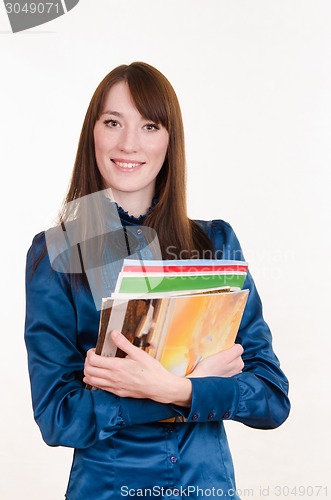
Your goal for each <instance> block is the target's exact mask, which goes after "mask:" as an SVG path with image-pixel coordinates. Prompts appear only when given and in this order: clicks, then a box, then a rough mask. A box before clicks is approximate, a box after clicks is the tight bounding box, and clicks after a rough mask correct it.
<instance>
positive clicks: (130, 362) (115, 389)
mask: <svg viewBox="0 0 331 500" xmlns="http://www.w3.org/2000/svg"><path fill="white" fill-rule="evenodd" d="M111 338H112V340H113V342H114V343H115V345H116V346H117V347H118V348H120V349H122V351H124V352H126V353H127V356H126V357H125V358H116V357H115V358H108V357H105V356H99V355H98V354H95V349H90V350H89V351H88V352H87V355H86V360H85V368H84V375H85V376H84V379H83V381H84V382H85V383H86V384H90V385H92V386H94V387H97V388H98V389H103V390H105V391H109V392H112V393H113V394H116V395H117V396H120V397H131V398H149V399H153V400H154V401H159V402H161V403H173V404H177V405H180V406H190V404H191V396H192V384H191V381H190V380H189V379H187V378H185V377H178V376H177V375H174V374H172V373H170V372H169V371H168V370H166V369H165V368H164V367H163V366H162V365H161V363H159V361H157V360H156V359H154V358H153V357H152V356H150V355H149V354H148V353H147V352H144V351H143V350H141V349H139V348H138V347H136V346H134V345H133V344H131V342H129V341H128V340H127V339H126V338H125V337H124V335H122V334H121V333H120V332H117V331H116V330H114V331H112V332H111Z"/></svg>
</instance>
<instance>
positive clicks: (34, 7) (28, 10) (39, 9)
mask: <svg viewBox="0 0 331 500" xmlns="http://www.w3.org/2000/svg"><path fill="white" fill-rule="evenodd" d="M5 6H6V10H7V14H20V13H25V14H49V13H50V12H51V10H55V12H56V13H57V14H58V13H59V3H58V2H57V3H53V2H45V3H41V2H39V3H35V2H26V3H25V4H24V5H21V4H19V3H18V2H15V3H6V4H5Z"/></svg>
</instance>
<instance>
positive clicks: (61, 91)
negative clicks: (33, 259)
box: [0, 0, 331, 500]
mask: <svg viewBox="0 0 331 500" xmlns="http://www.w3.org/2000/svg"><path fill="white" fill-rule="evenodd" d="M1 5H2V3H1ZM1 5H0V31H1V33H0V50H1V79H0V121H1V122H0V128H1V134H0V137H1V178H2V182H1V186H2V189H1V227H2V245H1V280H0V284H1V292H2V295H1V297H2V298H1V304H2V305H1V328H2V333H1V339H2V341H1V346H2V348H1V355H0V369H1V387H2V391H1V414H0V415H1V426H0V433H1V436H0V442H1V446H0V470H1V486H0V497H1V499H3V500H12V499H15V500H21V499H24V500H58V499H61V498H63V496H64V492H65V488H66V483H67V479H68V474H69V468H70V463H71V450H68V449H61V448H48V447H47V446H46V445H45V444H44V443H43V442H42V440H41V437H40V434H39V431H38V429H37V426H36V425H35V423H34V421H33V416H32V410H31V403H30V389H29V382H28V375H27V365H26V353H25V347H24V342H23V327H24V266H25V255H26V251H27V249H28V247H29V245H30V243H31V240H32V237H33V235H34V234H35V233H37V232H39V231H41V230H42V229H44V228H45V227H46V226H48V225H49V224H50V222H51V221H52V219H53V217H54V216H55V215H56V213H57V210H58V208H59V207H60V204H61V202H62V200H63V197H64V195H65V192H66V188H67V185H68V182H69V178H70V172H71V169H72V166H73V161H74V156H75V149H76V145H77V141H78V137H79V133H80V127H81V124H82V121H83V117H84V114H85V111H86V108H87V105H88V102H89V99H90V97H91V95H92V93H93V91H94V89H95V87H96V86H97V84H98V83H99V81H100V80H101V78H102V77H103V76H104V75H105V74H106V73H108V72H109V71H110V70H111V69H112V68H113V67H114V66H117V65H118V64H122V63H130V62H132V61H134V60H143V61H146V62H148V63H150V64H153V65H154V66H156V67H157V68H159V69H160V70H161V71H162V72H163V73H164V74H165V75H166V76H167V77H168V78H169V80H170V81H171V82H172V84H173V86H174V88H175V89H176V91H177V94H178V97H179V99H180V102H181V105H182V111H183V115H184V121H185V125H186V144H187V157H188V193H189V214H190V216H191V217H198V218H205V219H210V218H223V219H225V220H228V221H229V222H230V223H231V224H232V225H233V227H234V229H235V231H236V233H237V235H238V237H239V239H240V241H241V243H242V246H243V248H244V253H245V257H246V259H247V260H248V262H249V264H250V268H251V271H252V273H253V275H254V277H255V280H256V283H257V286H258V289H259V291H260V294H261V296H262V299H263V303H264V313H265V317H266V319H267V321H268V322H269V324H270V326H271V327H272V331H273V335H274V347H275V350H276V353H277V355H278V356H279V358H280V360H281V362H282V367H283V369H284V371H285V372H286V374H287V375H288V377H289V379H290V384H291V392H290V396H291V401H292V406H293V409H292V412H291V415H290V418H289V419H288V420H287V422H286V423H285V424H284V425H283V426H282V427H280V428H279V429H277V430H273V431H259V430H254V429H249V428H247V427H245V426H243V425H241V424H238V423H235V422H229V423H227V425H226V428H227V431H228V436H229V440H230V445H231V448H232V452H233V458H234V462H235V468H236V475H237V486H238V489H239V490H241V491H242V498H243V499H244V500H246V499H250V498H254V499H255V500H256V499H258V498H260V497H261V498H262V497H265V498H268V499H269V500H270V499H272V500H274V499H277V498H292V499H294V498H296V496H299V490H298V491H297V495H295V494H294V491H292V493H289V492H288V490H287V489H286V487H287V486H289V487H290V488H291V489H292V488H294V487H295V486H296V487H297V488H299V486H302V487H305V488H306V493H305V494H304V495H303V496H300V498H325V497H326V496H327V494H326V490H325V487H327V486H328V488H329V492H328V493H329V496H330V495H331V484H330V479H329V477H330V474H329V472H330V414H331V405H330V390H329V388H330V370H329V358H330V333H331V328H330V321H329V314H330V310H331V301H330V299H331V297H330V278H331V266H330V249H331V248H330V247H331V240H330V213H331V211H330V208H331V207H330V185H331V183H330V180H331V176H330V160H331V147H330V134H331V97H330V95H331V3H330V2H329V1H328V0H325V1H322V0H311V1H308V0H205V1H203V0H180V1H177V0H167V1H165V0H163V1H160V0H158V1H155V0H121V1H118V0H116V1H115V0H97V1H96V0H94V1H93V0H81V1H80V3H79V4H78V5H77V6H76V7H75V8H74V9H73V10H72V11H70V12H69V13H68V14H66V15H65V16H63V17H60V18H58V19H57V20H54V21H52V22H50V23H47V24H46V25H43V26H40V27H38V28H35V29H33V30H29V31H27V32H22V33H17V34H11V32H10V26H9V22H8V19H7V17H6V13H5V9H4V7H3V6H1ZM277 486H279V487H281V488H284V489H283V490H281V493H279V490H278V489H277ZM309 486H311V487H313V488H314V487H315V486H322V487H323V488H324V489H323V490H321V491H320V494H319V495H317V489H315V490H314V491H313V494H312V491H311V490H310V489H309V488H308V487H309ZM261 488H262V490H261ZM268 488H269V490H268ZM300 491H301V492H302V490H300ZM86 500H88V499H86Z"/></svg>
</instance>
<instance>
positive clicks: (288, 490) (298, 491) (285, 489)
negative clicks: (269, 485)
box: [274, 486, 328, 498]
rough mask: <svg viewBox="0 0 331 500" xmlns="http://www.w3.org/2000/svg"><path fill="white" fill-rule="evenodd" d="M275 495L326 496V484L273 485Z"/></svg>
mask: <svg viewBox="0 0 331 500" xmlns="http://www.w3.org/2000/svg"><path fill="white" fill-rule="evenodd" d="M274 494H275V496H276V497H281V498H285V497H305V498H307V497H312V498H316V497H322V496H327V494H328V489H327V486H275V488H274Z"/></svg>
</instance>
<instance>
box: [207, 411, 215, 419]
mask: <svg viewBox="0 0 331 500" xmlns="http://www.w3.org/2000/svg"><path fill="white" fill-rule="evenodd" d="M214 417H215V413H214V412H213V411H211V412H210V413H209V415H208V420H211V419H212V418H214Z"/></svg>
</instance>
